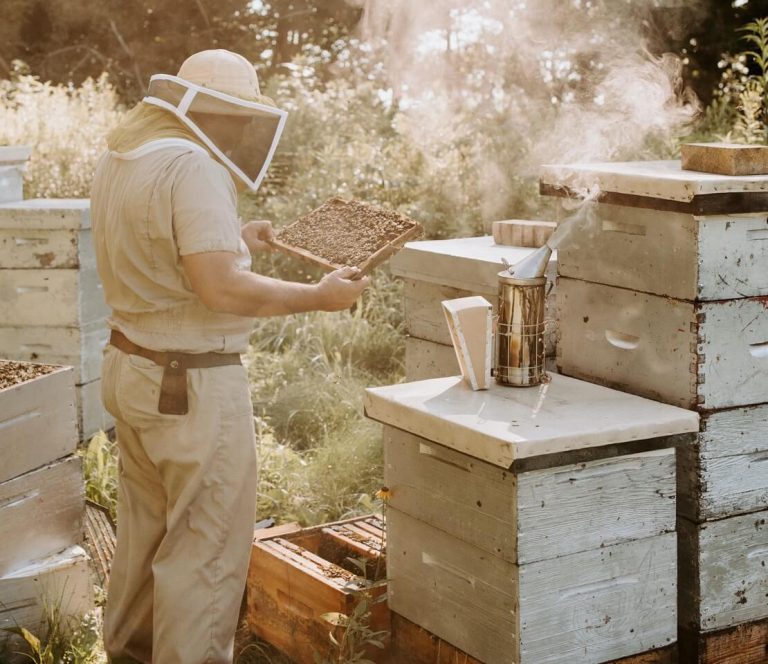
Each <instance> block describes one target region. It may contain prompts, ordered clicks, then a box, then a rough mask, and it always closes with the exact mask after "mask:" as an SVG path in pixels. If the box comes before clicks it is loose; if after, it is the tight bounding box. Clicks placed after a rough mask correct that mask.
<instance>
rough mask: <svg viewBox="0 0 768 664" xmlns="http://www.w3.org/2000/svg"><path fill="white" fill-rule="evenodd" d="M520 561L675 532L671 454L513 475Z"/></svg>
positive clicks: (627, 457) (668, 451)
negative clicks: (514, 479) (515, 484)
mask: <svg viewBox="0 0 768 664" xmlns="http://www.w3.org/2000/svg"><path fill="white" fill-rule="evenodd" d="M516 503H517V510H516V511H517V515H516V517H517V529H518V536H517V547H518V561H519V562H520V563H529V562H535V561H538V560H544V559H547V558H554V557H557V556H563V555H567V554H571V553H577V552H579V551H587V550H589V549H597V548H602V547H605V546H610V545H612V544H619V543H621V542H627V541H632V540H637V539H643V538H647V537H652V536H654V535H662V534H664V533H669V532H673V531H674V530H675V451H674V450H673V449H663V450H656V451H652V452H643V453H641V454H628V455H624V456H619V457H614V458H612V459H602V460H599V461H589V462H585V463H578V464H570V465H567V466H558V467H555V468H546V469H542V470H536V471H532V472H527V473H520V475H518V483H517V501H516Z"/></svg>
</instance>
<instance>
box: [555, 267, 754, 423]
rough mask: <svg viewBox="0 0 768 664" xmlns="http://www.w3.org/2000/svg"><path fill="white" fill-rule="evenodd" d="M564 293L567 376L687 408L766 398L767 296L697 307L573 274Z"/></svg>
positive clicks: (562, 357) (562, 360)
mask: <svg viewBox="0 0 768 664" xmlns="http://www.w3.org/2000/svg"><path fill="white" fill-rule="evenodd" d="M558 288H559V293H558V311H559V319H560V326H559V328H558V340H557V354H558V355H557V357H558V367H559V368H560V370H561V371H562V372H563V373H565V374H567V375H570V376H575V377H578V378H582V379H585V380H594V381H596V382H600V383H602V384H605V385H609V386H611V387H615V388H618V389H622V390H625V391H627V392H631V393H633V394H640V395H642V396H647V397H649V398H652V399H658V400H659V401H664V402H667V403H672V404H675V405H679V406H682V407H685V408H701V409H708V410H709V409H720V408H729V407H733V406H744V405H749V404H759V403H763V402H765V401H766V398H767V397H768V315H766V314H767V312H768V308H766V305H765V303H764V301H763V298H743V299H739V300H726V301H720V302H703V303H700V304H694V303H692V302H686V301H684V300H675V299H671V298H665V297H661V296H658V295H649V294H646V293H640V292H637V291H631V290H627V289H624V288H616V287H613V286H606V285H603V284H594V283H590V282H586V281H580V280H577V279H569V278H565V277H563V278H560V280H559V286H558Z"/></svg>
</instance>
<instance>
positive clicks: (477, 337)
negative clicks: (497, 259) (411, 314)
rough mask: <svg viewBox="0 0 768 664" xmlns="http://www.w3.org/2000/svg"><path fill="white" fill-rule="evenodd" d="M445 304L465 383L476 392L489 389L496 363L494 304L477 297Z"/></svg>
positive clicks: (446, 320) (452, 339)
mask: <svg viewBox="0 0 768 664" xmlns="http://www.w3.org/2000/svg"><path fill="white" fill-rule="evenodd" d="M441 304H442V306H443V313H444V314H445V322H446V323H447V327H448V330H449V331H450V334H451V342H452V344H453V349H454V351H456V358H457V359H458V361H459V366H460V367H461V374H462V376H463V377H464V380H466V381H467V383H468V384H469V385H470V386H471V387H472V389H473V390H487V389H488V387H489V386H490V384H491V365H492V364H493V320H492V316H491V309H492V307H491V303H490V302H489V301H488V300H486V299H485V298H484V297H482V296H479V295H475V296H470V297H462V298H458V299H451V300H443V301H442V303H441Z"/></svg>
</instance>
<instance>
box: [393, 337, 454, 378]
mask: <svg viewBox="0 0 768 664" xmlns="http://www.w3.org/2000/svg"><path fill="white" fill-rule="evenodd" d="M460 372H461V369H460V368H459V362H458V360H457V359H456V353H455V352H454V351H453V347H452V346H445V345H443V344H438V343H435V342H434V341H424V339H418V338H416V337H406V339H405V379H406V380H407V381H415V380H425V379H428V378H442V377H445V376H455V375H457V374H459V373H460Z"/></svg>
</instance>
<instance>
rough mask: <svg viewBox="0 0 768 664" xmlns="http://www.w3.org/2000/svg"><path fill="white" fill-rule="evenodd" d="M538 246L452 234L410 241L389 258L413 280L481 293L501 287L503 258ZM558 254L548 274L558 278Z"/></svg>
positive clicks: (393, 266) (521, 255)
mask: <svg viewBox="0 0 768 664" xmlns="http://www.w3.org/2000/svg"><path fill="white" fill-rule="evenodd" d="M533 251H535V249H531V248H528V247H507V246H504V245H498V244H496V243H495V242H494V240H493V237H492V236H490V235H484V236H481V237H467V238H452V239H450V240H420V241H417V242H408V243H406V245H405V247H403V249H402V250H401V251H400V252H398V253H397V255H395V256H393V257H392V260H391V261H390V262H389V265H390V269H391V271H392V274H393V275H395V276H397V277H403V278H405V279H413V280H414V281H428V282H431V283H436V284H444V285H446V286H452V287H453V288H460V289H462V290H466V291H469V292H470V293H471V294H479V295H482V294H483V292H485V291H488V290H491V291H495V290H496V289H497V288H498V276H497V275H498V273H499V272H500V271H501V270H502V269H503V268H504V265H503V263H502V262H501V259H502V258H504V259H506V260H507V261H509V263H510V264H511V265H514V264H515V263H518V262H520V261H521V260H523V259H524V258H527V257H528V256H529V255H530V254H531V252H533ZM556 261H557V254H556V253H554V254H553V255H552V257H551V258H550V262H549V265H548V267H547V276H548V277H549V278H550V280H551V281H554V279H555V272H556V264H557V263H556Z"/></svg>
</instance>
